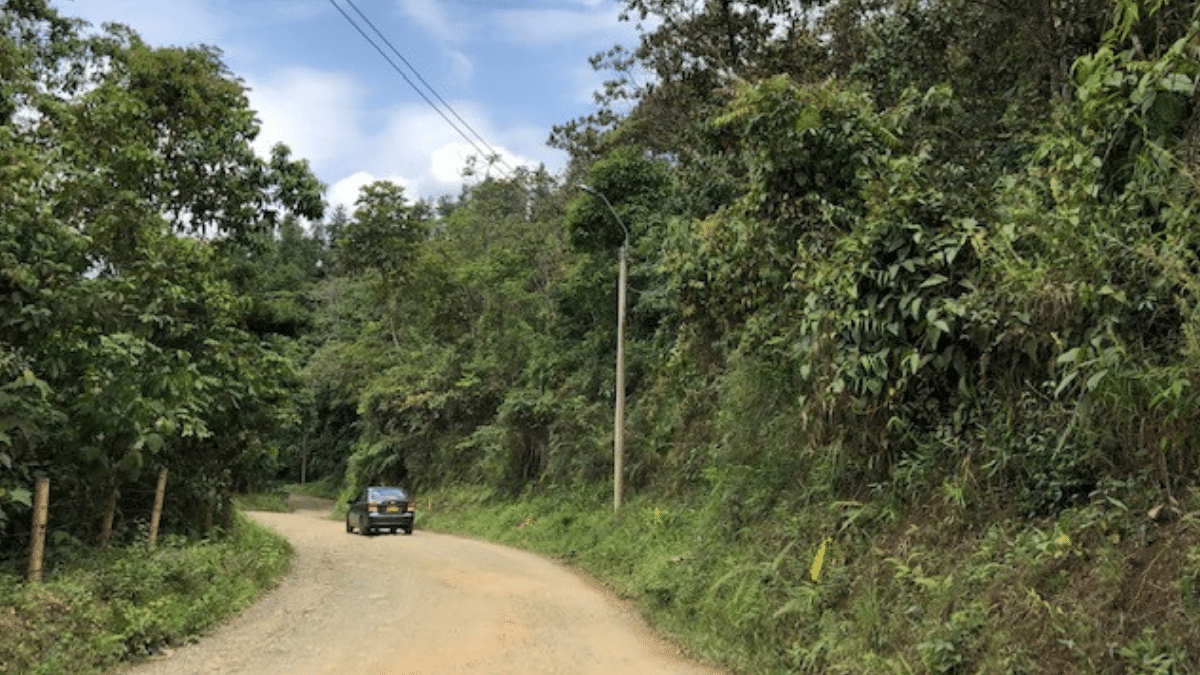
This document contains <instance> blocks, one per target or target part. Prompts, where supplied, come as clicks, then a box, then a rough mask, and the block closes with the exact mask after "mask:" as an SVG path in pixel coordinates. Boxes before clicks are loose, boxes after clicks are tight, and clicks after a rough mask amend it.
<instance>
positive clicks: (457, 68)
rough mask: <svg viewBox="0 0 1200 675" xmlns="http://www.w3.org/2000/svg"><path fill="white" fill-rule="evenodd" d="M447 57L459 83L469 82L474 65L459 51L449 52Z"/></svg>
mask: <svg viewBox="0 0 1200 675" xmlns="http://www.w3.org/2000/svg"><path fill="white" fill-rule="evenodd" d="M447 56H448V57H449V59H450V63H451V64H452V67H453V69H454V74H455V76H457V77H458V79H459V80H460V81H463V82H465V81H467V80H470V79H471V76H472V75H474V74H475V64H474V63H473V62H472V61H471V58H470V57H468V56H467V55H466V54H464V53H462V52H459V51H451V52H450V53H449V54H447Z"/></svg>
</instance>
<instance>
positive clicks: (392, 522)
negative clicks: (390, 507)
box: [367, 511, 414, 529]
mask: <svg viewBox="0 0 1200 675" xmlns="http://www.w3.org/2000/svg"><path fill="white" fill-rule="evenodd" d="M367 515H368V518H367V527H370V528H371V529H375V528H383V527H403V528H406V529H407V528H410V527H412V524H413V515H414V514H413V512H412V511H407V512H401V513H370V514H367Z"/></svg>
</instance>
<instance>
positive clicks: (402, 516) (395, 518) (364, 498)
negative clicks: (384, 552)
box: [346, 487, 417, 537]
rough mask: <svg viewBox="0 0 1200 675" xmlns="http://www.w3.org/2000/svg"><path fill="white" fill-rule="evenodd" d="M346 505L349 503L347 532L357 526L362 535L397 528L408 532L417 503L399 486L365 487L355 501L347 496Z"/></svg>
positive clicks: (392, 530) (395, 529)
mask: <svg viewBox="0 0 1200 675" xmlns="http://www.w3.org/2000/svg"><path fill="white" fill-rule="evenodd" d="M347 504H349V505H350V510H348V511H346V531H347V532H353V531H354V530H355V528H357V529H358V533H359V534H361V535H363V536H364V537H365V536H368V535H371V534H374V533H376V532H383V531H385V530H386V531H390V532H392V533H393V534H395V533H396V531H397V530H403V531H404V534H412V531H413V518H414V517H415V516H416V510H417V504H416V502H415V501H413V500H411V499H410V498H409V496H408V493H407V492H405V491H404V490H402V489H401V488H398V487H369V488H366V489H365V490H363V491H362V494H360V495H359V496H358V499H357V500H355V499H351V500H350V501H348V502H347Z"/></svg>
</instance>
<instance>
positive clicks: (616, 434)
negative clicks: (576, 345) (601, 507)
mask: <svg viewBox="0 0 1200 675" xmlns="http://www.w3.org/2000/svg"><path fill="white" fill-rule="evenodd" d="M579 189H580V190H583V191H584V192H587V193H589V194H592V195H595V196H597V197H599V198H600V199H602V200H604V205H605V206H607V207H608V210H609V212H610V213H612V215H613V218H614V219H616V221H617V224H618V225H620V226H621V231H622V232H624V233H625V240H624V242H623V243H622V244H621V254H620V261H621V272H620V275H619V277H618V281H617V391H616V405H615V408H616V409H615V410H614V411H613V511H614V512H615V511H618V510H620V508H621V496H622V495H623V494H624V492H625V475H624V474H625V288H626V285H627V281H628V277H629V261H628V251H629V228H627V227H625V223H623V222H621V217H620V216H618V215H617V210H616V209H614V208H613V205H612V204H611V203H610V202H609V201H608V197H605V196H604V195H603V194H601V193H600V192H598V191H597V190H596V189H595V188H593V187H591V186H590V185H580V186H579Z"/></svg>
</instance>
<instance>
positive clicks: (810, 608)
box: [418, 487, 1200, 675]
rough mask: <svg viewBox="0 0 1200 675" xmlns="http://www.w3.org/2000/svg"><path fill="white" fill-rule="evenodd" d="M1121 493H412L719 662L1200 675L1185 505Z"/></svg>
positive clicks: (1195, 569) (1199, 566)
mask: <svg viewBox="0 0 1200 675" xmlns="http://www.w3.org/2000/svg"><path fill="white" fill-rule="evenodd" d="M1119 492H1121V491H1120V490H1110V491H1105V492H1098V493H1096V494H1095V495H1093V501H1092V503H1091V504H1090V505H1087V506H1081V507H1077V508H1073V509H1071V510H1068V511H1066V512H1064V513H1062V514H1061V515H1060V516H1059V517H1058V518H1056V519H1053V520H1051V519H1046V520H1041V521H1036V522H1028V521H1023V520H1019V519H1013V518H1003V517H999V516H996V515H986V514H980V513H978V512H973V511H972V510H970V509H967V508H965V507H964V506H963V505H962V504H961V503H956V502H955V501H954V500H952V499H945V500H943V499H941V498H938V499H936V500H935V502H936V503H932V504H927V505H926V507H927V508H923V509H913V508H908V509H900V508H896V507H894V506H889V505H881V504H862V503H850V502H842V503H833V504H828V505H826V506H823V507H810V508H804V509H796V510H785V509H780V510H777V511H776V512H775V513H773V514H771V515H770V516H769V517H767V518H763V519H760V520H758V521H756V522H750V523H745V524H743V525H742V526H741V527H736V526H735V525H734V524H733V523H732V522H731V521H732V518H731V509H730V508H728V507H729V506H732V505H728V504H720V503H714V502H711V501H705V500H704V499H700V498H698V499H696V500H694V501H691V502H689V501H686V500H685V501H682V502H679V501H677V502H673V503H672V502H668V501H667V500H665V499H664V500H662V501H656V500H655V499H654V498H652V497H646V496H639V497H634V498H633V499H631V500H630V501H629V502H627V504H626V505H625V506H624V508H623V510H622V512H621V513H620V514H619V515H614V514H613V513H612V510H611V504H610V503H609V502H608V501H607V500H608V498H609V495H608V493H607V492H605V491H602V490H593V491H591V492H589V493H587V494H575V495H557V496H555V495H549V496H547V495H526V496H524V497H522V498H520V499H515V500H514V499H508V498H502V497H499V496H497V495H495V494H493V493H492V492H490V491H488V490H486V489H478V488H467V487H463V488H456V489H448V490H440V491H435V492H432V493H430V494H425V495H422V498H421V506H422V508H421V511H420V513H419V518H418V526H419V527H421V528H424V529H429V530H436V531H444V532H453V533H458V534H463V535H467V536H472V537H478V538H483V539H489V540H494V541H498V542H502V543H505V544H509V545H513V546H518V547H522V548H526V549H530V550H533V551H537V552H540V553H542V554H545V555H548V556H550V557H553V558H558V559H560V560H563V561H564V562H567V563H568V564H571V565H573V566H577V567H579V568H581V569H582V570H584V571H586V572H588V573H589V574H591V575H593V576H594V577H595V578H597V579H598V580H600V581H602V582H603V583H605V584H607V585H608V586H610V587H611V588H612V589H613V590H615V591H616V592H617V593H618V594H620V595H621V596H624V597H627V598H632V599H635V600H636V601H637V602H638V603H639V604H640V606H641V607H642V609H643V612H644V613H645V615H646V616H647V618H648V619H649V620H650V621H651V622H652V623H653V624H654V625H655V626H656V627H657V628H658V629H660V630H661V631H663V632H664V633H665V634H667V635H668V636H671V637H673V638H675V639H676V640H678V641H679V642H680V644H681V645H683V646H684V647H685V649H686V650H687V651H688V652H690V653H691V654H692V655H693V656H696V657H698V658H700V659H702V660H705V661H709V662H713V663H717V664H720V665H723V666H725V667H727V668H729V669H730V670H731V672H734V673H756V674H761V673H772V674H773V673H831V674H840V673H855V674H857V675H866V674H869V673H878V674H889V675H890V674H905V675H907V674H913V673H946V674H952V675H958V674H966V673H988V674H991V673H996V674H1000V673H1137V674H1143V673H1144V674H1147V675H1148V674H1152V673H1153V674H1169V673H1189V672H1197V666H1198V663H1200V658H1198V657H1200V638H1198V635H1200V515H1195V512H1196V510H1197V507H1200V500H1198V499H1196V498H1188V499H1186V500H1184V502H1181V503H1180V505H1179V506H1180V509H1179V510H1178V511H1176V510H1174V509H1170V508H1161V509H1159V508H1156V507H1158V506H1159V503H1158V501H1157V500H1156V499H1155V498H1154V495H1152V494H1146V493H1141V494H1140V495H1139V496H1138V497H1136V498H1135V497H1132V496H1130V495H1129V494H1119ZM1151 513H1153V517H1151V515H1150V514H1151ZM822 542H825V546H824V547H822ZM822 550H823V555H819V553H821V552H822ZM818 560H819V564H818Z"/></svg>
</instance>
